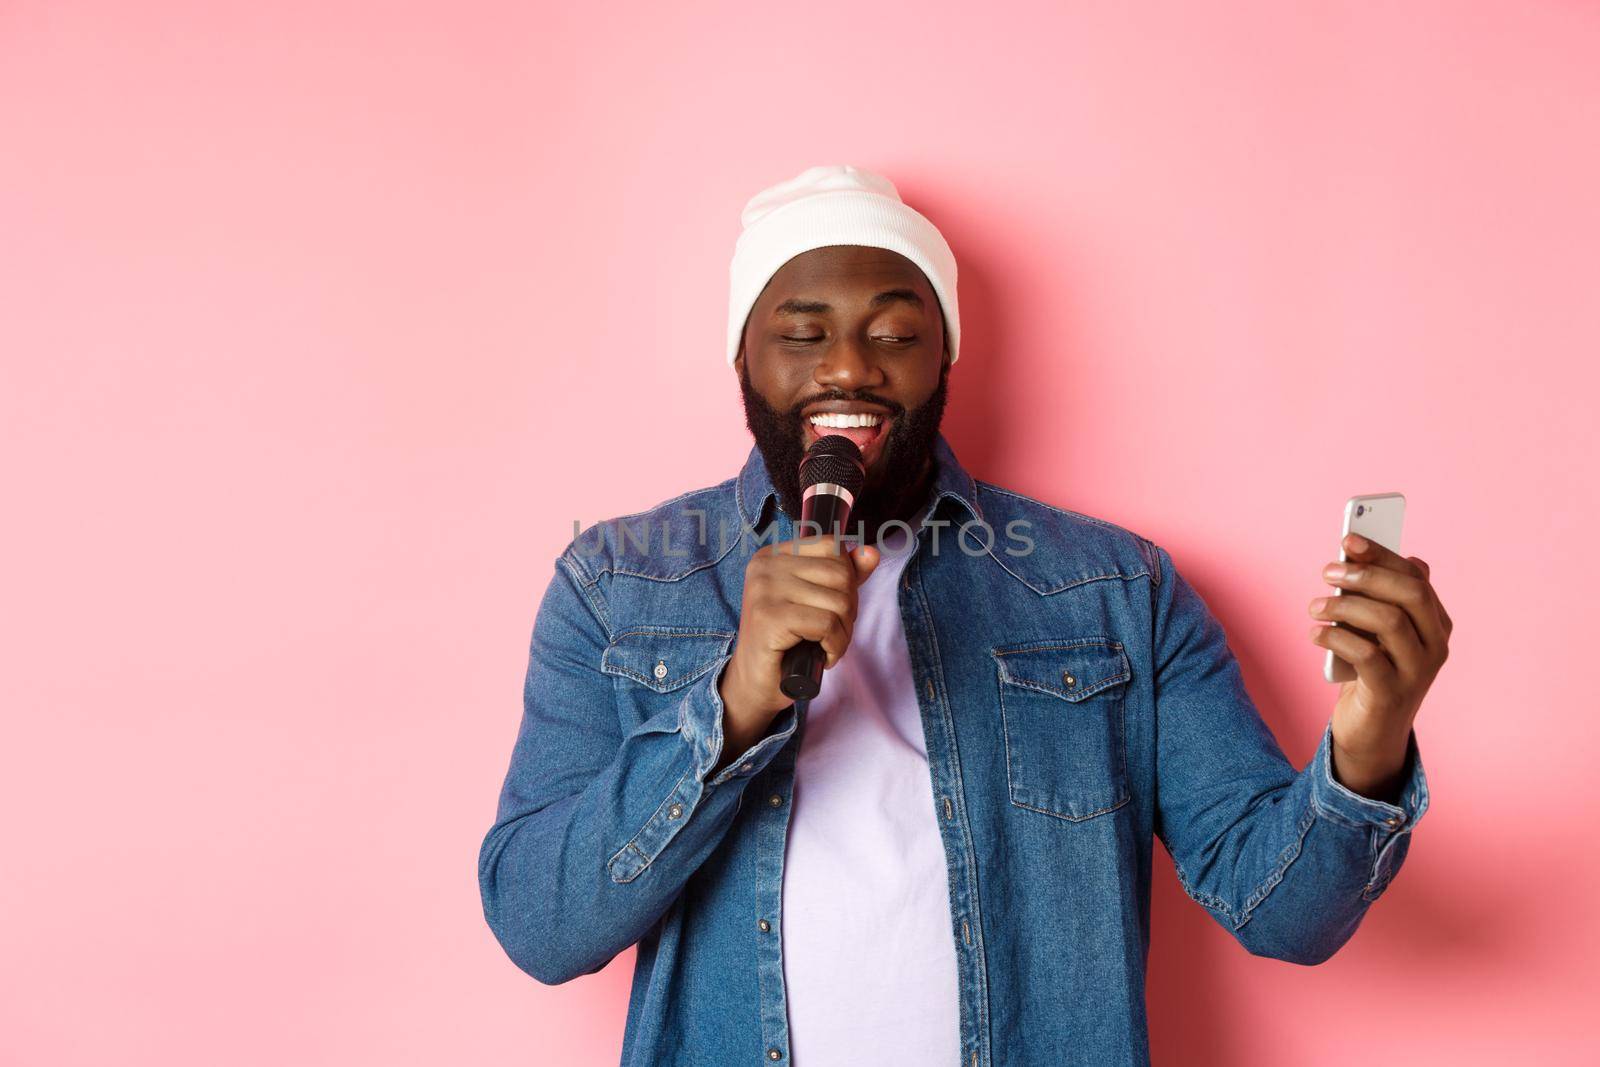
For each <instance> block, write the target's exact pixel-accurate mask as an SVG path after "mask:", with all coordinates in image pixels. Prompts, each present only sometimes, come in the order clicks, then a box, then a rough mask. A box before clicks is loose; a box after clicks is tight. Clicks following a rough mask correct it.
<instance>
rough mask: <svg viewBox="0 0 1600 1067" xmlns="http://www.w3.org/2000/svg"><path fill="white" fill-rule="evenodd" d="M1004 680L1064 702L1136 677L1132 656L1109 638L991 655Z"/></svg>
mask: <svg viewBox="0 0 1600 1067" xmlns="http://www.w3.org/2000/svg"><path fill="white" fill-rule="evenodd" d="M991 655H993V656H994V659H995V663H997V664H998V665H999V667H1000V680H1001V681H1002V682H1007V683H1009V684H1011V685H1018V686H1022V687H1023V688H1024V689H1034V690H1037V691H1039V692H1041V693H1049V694H1050V695H1051V696H1058V697H1060V698H1062V699H1063V700H1071V701H1079V700H1083V699H1084V698H1085V697H1091V696H1093V695H1094V694H1096V693H1099V692H1101V691H1103V690H1105V689H1108V688H1110V687H1111V686H1114V685H1118V684H1121V683H1122V682H1126V681H1127V680H1128V679H1129V678H1131V677H1132V672H1131V671H1129V669H1128V656H1127V653H1125V652H1124V651H1123V650H1122V644H1121V642H1119V641H1113V640H1111V639H1110V638H1109V637H1072V638H1062V639H1059V640H1053V641H1030V642H1028V643H1027V644H1022V645H1009V646H1006V647H1004V648H996V649H994V650H993V651H992V652H991Z"/></svg>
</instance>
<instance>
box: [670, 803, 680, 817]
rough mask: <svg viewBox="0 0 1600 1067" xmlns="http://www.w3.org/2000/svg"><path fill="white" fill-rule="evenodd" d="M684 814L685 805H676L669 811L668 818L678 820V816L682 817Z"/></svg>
mask: <svg viewBox="0 0 1600 1067" xmlns="http://www.w3.org/2000/svg"><path fill="white" fill-rule="evenodd" d="M682 814H683V805H682V804H674V805H672V807H670V808H668V809H667V818H669V819H676V818H677V817H678V816H680V815H682Z"/></svg>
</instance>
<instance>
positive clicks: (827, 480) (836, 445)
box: [778, 433, 867, 700]
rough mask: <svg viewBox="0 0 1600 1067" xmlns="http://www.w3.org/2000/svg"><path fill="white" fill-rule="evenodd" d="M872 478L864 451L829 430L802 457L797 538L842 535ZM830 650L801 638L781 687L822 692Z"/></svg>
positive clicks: (789, 654)
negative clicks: (858, 498) (859, 497)
mask: <svg viewBox="0 0 1600 1067" xmlns="http://www.w3.org/2000/svg"><path fill="white" fill-rule="evenodd" d="M866 480H867V468H866V464H865V463H863V462H862V459H861V449H859V448H857V447H856V443H855V442H854V441H852V440H850V438H848V437H845V436H844V435H843V434H834V433H831V434H825V435H824V436H822V437H819V438H817V440H816V443H815V444H813V445H812V446H811V447H810V448H809V449H807V450H806V454H805V457H804V458H803V459H801V460H800V527H799V533H798V534H797V536H805V535H809V534H812V533H825V534H833V535H835V536H837V535H838V534H840V533H842V532H844V530H845V528H846V527H848V526H849V525H850V509H851V508H852V507H854V506H855V502H856V495H857V494H858V493H860V492H861V487H862V485H863V484H865V483H866ZM827 661H828V654H827V653H826V652H824V651H823V649H822V645H820V644H819V643H817V642H816V641H801V642H800V643H799V644H798V645H795V646H794V647H793V648H791V649H789V650H788V651H786V652H784V654H783V676H782V678H781V679H780V680H779V682H778V688H779V689H781V690H783V695H784V696H786V697H788V698H789V699H791V700H810V699H811V698H812V697H815V696H816V695H817V694H818V693H819V692H821V691H822V667H823V664H825V663H827Z"/></svg>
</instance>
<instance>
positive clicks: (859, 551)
mask: <svg viewBox="0 0 1600 1067" xmlns="http://www.w3.org/2000/svg"><path fill="white" fill-rule="evenodd" d="M850 562H851V563H853V564H855V568H856V584H857V585H860V584H861V583H862V582H864V581H866V580H867V579H868V578H870V577H872V572H873V571H875V570H877V569H878V564H879V563H881V562H883V553H882V552H880V551H879V550H878V549H877V548H876V547H874V546H872V545H861V546H860V547H858V548H855V549H853V550H852V551H851V552H850Z"/></svg>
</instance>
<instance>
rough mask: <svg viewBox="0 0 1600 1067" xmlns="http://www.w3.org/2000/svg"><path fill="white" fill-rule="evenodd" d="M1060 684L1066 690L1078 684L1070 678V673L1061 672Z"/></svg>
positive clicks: (1074, 679)
mask: <svg viewBox="0 0 1600 1067" xmlns="http://www.w3.org/2000/svg"><path fill="white" fill-rule="evenodd" d="M1061 684H1062V685H1064V686H1066V687H1067V688H1068V689H1071V688H1072V687H1073V686H1075V685H1077V684H1078V680H1077V679H1076V678H1074V677H1073V676H1072V672H1071V671H1062V672H1061Z"/></svg>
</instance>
